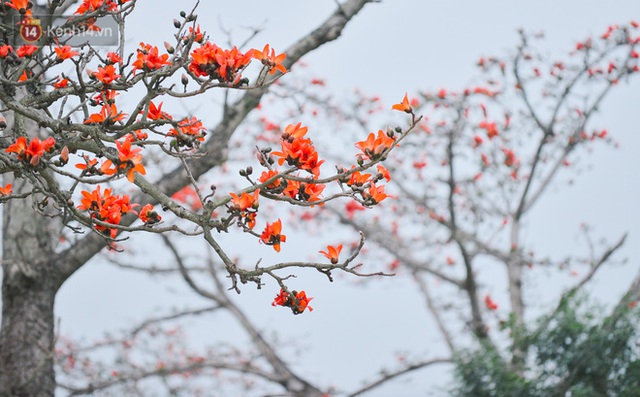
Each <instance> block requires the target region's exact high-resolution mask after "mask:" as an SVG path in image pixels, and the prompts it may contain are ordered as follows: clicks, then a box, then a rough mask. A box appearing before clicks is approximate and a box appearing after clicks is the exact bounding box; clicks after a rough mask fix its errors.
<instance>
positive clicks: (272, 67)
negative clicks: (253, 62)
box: [253, 44, 287, 74]
mask: <svg viewBox="0 0 640 397" xmlns="http://www.w3.org/2000/svg"><path fill="white" fill-rule="evenodd" d="M286 57H287V54H285V53H284V52H283V53H282V54H280V55H276V51H275V50H274V49H271V53H269V44H267V45H265V46H264V49H263V50H262V51H260V50H256V49H254V50H253V58H255V59H257V60H259V61H261V62H262V64H263V65H265V66H266V67H267V68H269V73H270V74H274V73H275V72H276V70H279V71H280V72H282V73H287V68H285V67H284V66H283V65H282V61H284V59H285V58H286Z"/></svg>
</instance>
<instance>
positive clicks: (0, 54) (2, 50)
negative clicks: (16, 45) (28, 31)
mask: <svg viewBox="0 0 640 397" xmlns="http://www.w3.org/2000/svg"><path fill="white" fill-rule="evenodd" d="M11 52H13V47H11V46H10V45H8V44H3V45H1V46H0V58H6V57H7V55H9V53H11Z"/></svg>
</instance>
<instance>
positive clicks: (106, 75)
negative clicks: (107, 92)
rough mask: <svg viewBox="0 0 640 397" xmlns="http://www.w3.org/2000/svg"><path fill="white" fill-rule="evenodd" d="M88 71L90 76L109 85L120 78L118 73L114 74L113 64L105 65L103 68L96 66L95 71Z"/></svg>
mask: <svg viewBox="0 0 640 397" xmlns="http://www.w3.org/2000/svg"><path fill="white" fill-rule="evenodd" d="M88 73H89V76H90V77H95V78H96V79H97V80H99V81H100V82H102V84H104V85H109V84H111V83H113V82H114V81H115V80H116V79H118V78H120V75H119V74H116V68H115V66H113V65H107V66H105V67H104V68H103V67H98V71H97V72H92V71H88Z"/></svg>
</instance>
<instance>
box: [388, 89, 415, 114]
mask: <svg viewBox="0 0 640 397" xmlns="http://www.w3.org/2000/svg"><path fill="white" fill-rule="evenodd" d="M391 109H393V110H399V111H401V112H406V113H413V108H411V104H410V103H409V99H408V98H407V94H406V93H405V94H404V98H402V102H400V103H396V104H395V105H393V106H391Z"/></svg>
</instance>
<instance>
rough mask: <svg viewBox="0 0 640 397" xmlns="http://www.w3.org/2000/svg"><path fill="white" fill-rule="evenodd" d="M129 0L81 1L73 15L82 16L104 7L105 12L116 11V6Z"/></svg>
mask: <svg viewBox="0 0 640 397" xmlns="http://www.w3.org/2000/svg"><path fill="white" fill-rule="evenodd" d="M128 1H129V0H118V1H115V0H83V1H82V4H80V6H78V9H77V10H76V12H74V14H84V13H87V12H92V11H96V10H99V9H100V8H101V7H104V8H105V9H106V10H107V11H117V10H118V4H124V3H126V2H128Z"/></svg>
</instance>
